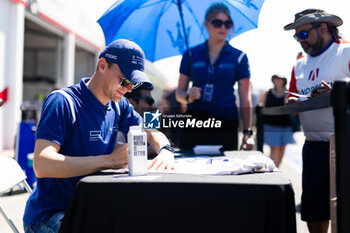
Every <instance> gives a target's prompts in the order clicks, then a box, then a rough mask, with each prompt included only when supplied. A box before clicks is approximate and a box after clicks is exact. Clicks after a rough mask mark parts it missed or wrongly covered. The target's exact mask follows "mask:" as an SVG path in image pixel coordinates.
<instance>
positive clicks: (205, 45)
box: [199, 40, 229, 53]
mask: <svg viewBox="0 0 350 233" xmlns="http://www.w3.org/2000/svg"><path fill="white" fill-rule="evenodd" d="M228 49H229V44H228V42H227V41H226V43H225V45H224V47H223V48H222V50H221V52H220V53H223V52H226V51H228ZM199 51H201V52H206V53H207V52H209V48H208V40H206V41H205V42H204V43H203V44H201V45H200V46H199Z"/></svg>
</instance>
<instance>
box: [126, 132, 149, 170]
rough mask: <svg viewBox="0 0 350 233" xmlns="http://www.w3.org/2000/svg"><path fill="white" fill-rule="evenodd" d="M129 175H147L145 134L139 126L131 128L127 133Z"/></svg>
mask: <svg viewBox="0 0 350 233" xmlns="http://www.w3.org/2000/svg"><path fill="white" fill-rule="evenodd" d="M128 160H129V164H128V167H129V175H130V176H137V175H146V174H147V134H146V132H143V131H142V129H141V125H138V126H131V127H130V129H129V133H128Z"/></svg>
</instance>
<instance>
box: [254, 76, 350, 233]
mask: <svg viewBox="0 0 350 233" xmlns="http://www.w3.org/2000/svg"><path fill="white" fill-rule="evenodd" d="M327 107H333V115H334V133H335V151H336V193H337V211H336V212H337V218H336V221H337V233H348V232H350V221H348V220H349V219H350V83H349V82H348V81H336V82H334V84H333V89H332V92H331V93H330V94H327V95H323V96H320V97H314V98H311V99H309V100H306V101H303V102H300V103H295V104H289V105H285V106H280V107H270V108H265V107H262V106H257V107H256V109H255V110H256V111H255V112H256V119H257V125H256V127H257V149H258V150H260V151H263V149H262V148H263V144H264V139H263V133H264V132H263V115H284V114H293V113H294V114H295V113H299V112H304V111H310V110H315V109H321V108H327Z"/></svg>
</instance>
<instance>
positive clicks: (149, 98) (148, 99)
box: [132, 96, 154, 105]
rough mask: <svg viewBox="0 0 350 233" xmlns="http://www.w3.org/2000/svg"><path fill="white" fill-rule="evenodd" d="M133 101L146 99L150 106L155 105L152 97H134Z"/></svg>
mask: <svg viewBox="0 0 350 233" xmlns="http://www.w3.org/2000/svg"><path fill="white" fill-rule="evenodd" d="M132 99H133V100H141V99H144V100H145V101H146V103H147V104H148V105H153V104H154V99H153V98H152V97H151V96H143V97H141V96H140V97H134V98H132Z"/></svg>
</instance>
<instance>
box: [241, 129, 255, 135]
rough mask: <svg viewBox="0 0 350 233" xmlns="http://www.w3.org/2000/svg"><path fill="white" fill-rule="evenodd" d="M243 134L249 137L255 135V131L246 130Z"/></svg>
mask: <svg viewBox="0 0 350 233" xmlns="http://www.w3.org/2000/svg"><path fill="white" fill-rule="evenodd" d="M243 134H248V135H249V136H252V135H253V130H252V129H244V130H243Z"/></svg>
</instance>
